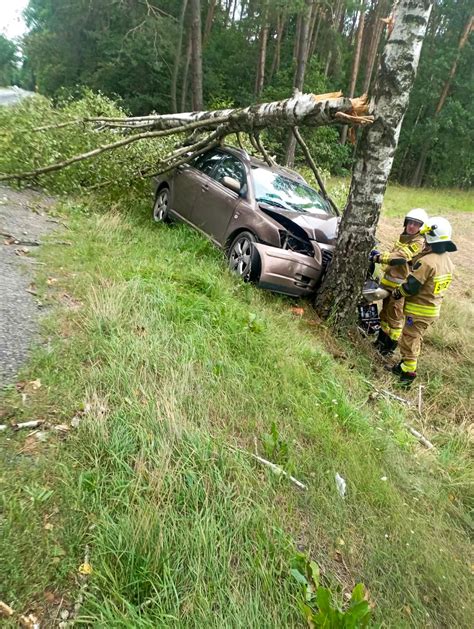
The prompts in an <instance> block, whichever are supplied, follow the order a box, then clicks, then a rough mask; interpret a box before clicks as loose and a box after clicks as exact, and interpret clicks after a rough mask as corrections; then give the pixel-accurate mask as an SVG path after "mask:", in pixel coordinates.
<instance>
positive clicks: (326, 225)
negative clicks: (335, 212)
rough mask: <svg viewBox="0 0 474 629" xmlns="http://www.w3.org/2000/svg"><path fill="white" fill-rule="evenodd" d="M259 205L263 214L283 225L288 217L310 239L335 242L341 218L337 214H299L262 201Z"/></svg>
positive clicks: (286, 222) (327, 242) (329, 242)
mask: <svg viewBox="0 0 474 629" xmlns="http://www.w3.org/2000/svg"><path fill="white" fill-rule="evenodd" d="M259 206H260V209H261V210H262V212H265V214H268V215H269V216H271V217H272V218H273V219H274V220H276V221H278V222H279V223H281V224H283V225H284V226H286V225H287V224H288V219H289V220H290V223H293V224H294V225H297V227H298V228H299V229H303V230H304V232H305V233H306V234H307V236H308V237H309V238H310V240H316V241H317V242H321V243H326V244H329V245H333V244H335V243H336V238H337V230H338V228H339V222H340V220H341V219H340V217H338V216H328V215H317V214H306V213H305V214H299V213H298V212H292V211H291V210H283V209H280V208H275V207H273V206H268V205H266V204H263V203H260V204H259ZM279 218H283V220H279ZM298 231H299V230H298Z"/></svg>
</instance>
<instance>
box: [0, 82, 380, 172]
mask: <svg viewBox="0 0 474 629" xmlns="http://www.w3.org/2000/svg"><path fill="white" fill-rule="evenodd" d="M367 114H368V104H367V97H365V96H363V97H360V98H352V99H351V98H344V97H342V94H341V93H340V92H334V93H331V94H320V95H315V94H301V93H298V94H296V95H295V96H294V97H292V98H288V99H286V100H282V101H275V102H272V103H263V104H260V105H252V106H250V107H245V108H242V109H221V110H213V111H212V110H211V111H198V112H187V113H181V114H165V115H161V116H160V115H154V116H141V117H138V118H84V119H83V120H81V121H79V120H78V121H68V123H67V124H75V123H77V124H79V123H86V122H92V123H94V124H97V125H99V129H104V128H111V127H114V126H115V127H119V128H121V129H122V130H123V131H126V130H127V131H134V130H136V129H137V128H139V129H147V130H146V131H143V132H141V133H133V134H131V135H129V136H128V137H126V138H122V139H120V140H118V141H116V142H111V143H109V144H103V145H101V146H98V147H97V148H95V149H92V150H90V151H87V152H85V153H81V154H79V155H74V156H72V157H69V158H67V159H65V160H63V161H61V162H57V163H55V164H49V165H48V166H43V167H41V168H37V169H35V170H31V171H28V172H18V173H10V174H3V175H1V176H0V181H8V180H11V179H18V180H21V179H32V178H36V177H38V176H39V175H44V174H47V173H52V172H56V171H58V170H61V169H63V168H66V167H68V166H70V165H72V164H75V163H77V162H80V161H84V160H87V159H91V158H94V157H97V156H98V155H101V154H102V153H104V152H106V151H111V150H114V149H117V148H121V147H123V146H127V145H129V144H131V143H133V142H138V141H140V140H149V139H154V138H159V137H165V136H168V135H171V134H175V133H188V132H190V131H194V130H196V129H201V130H202V131H209V132H211V133H210V135H209V136H208V142H209V147H210V145H211V143H213V142H214V139H213V133H216V132H217V133H218V137H219V138H222V137H224V136H225V135H229V134H231V133H237V132H239V131H245V132H247V133H248V134H249V135H250V136H251V135H252V134H256V133H258V132H259V131H261V130H262V129H265V128H268V127H277V128H281V127H294V126H295V125H307V126H311V127H318V126H324V125H333V124H342V123H343V124H348V123H349V124H352V125H366V124H370V123H372V122H373V117H372V116H370V115H367ZM341 116H342V118H341ZM61 125H62V126H66V123H60V125H56V128H61ZM51 128H52V127H51ZM39 129H43V130H44V129H46V127H43V128H41V127H40V128H39ZM182 144H183V143H182ZM198 144H199V147H198V146H197V145H198ZM202 146H204V145H201V143H199V142H197V143H195V144H194V145H193V146H192V147H191V149H189V150H190V152H191V153H193V152H195V151H197V150H200V148H201V147H202ZM256 148H257V150H259V151H260V150H261V149H260V148H259V147H258V146H257V147H256ZM184 152H185V149H183V153H184ZM183 153H179V152H175V153H173V154H171V155H170V156H169V158H166V159H169V160H170V163H169V164H167V167H166V168H164V167H163V165H162V164H163V161H162V162H161V163H160V166H159V167H160V168H161V170H160V172H165V171H166V170H169V169H170V168H172V167H174V166H176V163H173V162H174V160H178V158H179V161H180V162H182V159H181V157H180V156H181V155H182V154H183ZM189 159H190V157H188V159H186V160H184V161H189ZM182 163H184V162H182Z"/></svg>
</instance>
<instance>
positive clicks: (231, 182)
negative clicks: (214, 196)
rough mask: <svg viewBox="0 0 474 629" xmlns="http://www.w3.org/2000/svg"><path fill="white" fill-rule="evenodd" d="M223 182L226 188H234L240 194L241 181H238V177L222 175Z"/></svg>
mask: <svg viewBox="0 0 474 629" xmlns="http://www.w3.org/2000/svg"><path fill="white" fill-rule="evenodd" d="M221 183H222V185H223V186H225V187H226V188H229V190H233V191H234V192H237V194H240V189H241V185H240V181H237V179H234V178H233V177H222V179H221Z"/></svg>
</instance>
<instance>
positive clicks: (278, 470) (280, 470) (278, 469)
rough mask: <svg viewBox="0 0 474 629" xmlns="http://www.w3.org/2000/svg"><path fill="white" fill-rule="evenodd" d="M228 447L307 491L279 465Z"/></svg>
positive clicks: (305, 487) (305, 486)
mask: <svg viewBox="0 0 474 629" xmlns="http://www.w3.org/2000/svg"><path fill="white" fill-rule="evenodd" d="M228 447H229V448H230V449H231V450H235V451H236V452H242V453H243V454H246V455H247V456H251V457H252V458H254V459H255V460H256V461H258V462H259V463H261V464H262V465H266V466H267V467H269V468H270V469H271V470H272V471H273V472H275V474H277V475H282V476H286V478H288V479H289V480H290V481H291V482H292V483H294V484H295V485H296V486H297V487H299V488H300V489H308V486H307V485H305V484H304V483H302V482H301V481H299V480H298V479H297V478H295V477H294V476H291V474H288V472H286V471H285V470H284V469H283V468H282V467H281V466H280V465H277V464H276V463H272V462H271V461H268V460H267V459H264V458H263V457H261V456H259V455H258V454H254V453H253V452H247V451H246V450H242V448H236V447H234V446H228Z"/></svg>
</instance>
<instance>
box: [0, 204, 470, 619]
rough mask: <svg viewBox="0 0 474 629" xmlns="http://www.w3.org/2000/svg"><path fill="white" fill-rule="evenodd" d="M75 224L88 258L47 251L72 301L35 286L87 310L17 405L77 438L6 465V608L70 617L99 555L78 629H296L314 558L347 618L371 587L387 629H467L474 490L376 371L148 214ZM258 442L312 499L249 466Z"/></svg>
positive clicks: (9, 446) (79, 312)
mask: <svg viewBox="0 0 474 629" xmlns="http://www.w3.org/2000/svg"><path fill="white" fill-rule="evenodd" d="M82 209H83V210H84V209H87V208H82ZM68 215H69V225H70V229H71V231H70V235H69V237H70V239H71V240H72V241H73V242H74V246H73V247H71V248H69V249H68V250H67V251H65V250H58V248H55V247H54V246H50V247H47V248H45V250H44V251H43V252H42V259H43V260H44V261H45V262H46V263H47V264H48V268H51V269H55V271H54V276H55V279H56V280H57V281H56V282H55V283H54V285H53V286H49V288H48V286H47V284H46V277H45V276H43V277H42V278H39V280H38V285H39V287H40V289H43V290H44V291H45V292H46V291H48V293H49V298H50V299H52V300H54V299H56V300H57V299H59V298H60V296H61V294H63V293H66V294H67V295H69V296H74V301H73V306H74V307H70V308H69V309H67V310H66V311H64V310H62V311H58V313H57V314H56V316H55V317H52V318H50V320H49V322H48V323H47V324H46V327H45V334H46V336H47V338H48V345H47V348H43V349H40V350H38V351H37V352H36V354H35V356H34V358H33V361H32V363H31V365H30V367H29V369H28V372H27V373H26V374H25V376H26V379H31V380H32V379H33V378H35V377H37V374H38V373H41V381H42V387H41V388H40V389H39V390H37V391H31V392H29V393H28V394H27V396H26V399H25V400H24V403H22V401H21V400H20V399H19V396H18V394H17V393H16V392H15V391H11V392H9V393H7V395H6V397H5V399H4V402H5V407H6V412H7V413H8V415H9V417H11V418H14V419H15V420H16V421H19V420H20V419H30V418H37V417H42V418H45V419H48V420H49V421H51V422H53V423H65V422H66V423H69V422H70V420H71V418H72V417H74V416H76V417H77V418H78V422H79V427H78V428H77V429H76V430H75V431H71V434H70V437H69V438H68V440H67V441H66V442H65V443H62V442H59V441H58V440H57V439H56V438H55V437H51V438H50V439H49V440H48V441H47V442H46V444H43V443H40V444H39V445H38V446H37V447H36V448H33V449H30V453H29V454H28V455H25V452H24V448H25V436H24V435H21V434H17V436H15V437H14V438H13V439H12V440H11V441H8V442H6V441H4V443H3V446H4V447H3V454H2V463H3V465H4V468H5V470H6V473H5V475H4V477H3V479H2V480H3V484H4V489H5V492H4V495H5V499H4V505H3V507H4V511H5V518H4V521H3V529H4V530H3V531H2V532H3V536H2V541H1V542H0V561H1V563H0V565H3V566H4V568H3V569H4V570H6V573H7V574H8V577H9V578H8V582H7V583H6V584H5V585H3V586H1V587H2V588H5V590H4V589H2V590H0V591H1V596H2V597H3V599H4V600H5V599H6V600H8V601H12V602H14V603H15V606H16V607H20V608H25V606H29V607H30V608H35V609H37V610H38V611H39V612H40V613H41V614H42V615H43V617H44V618H48V614H50V615H51V617H53V616H54V614H57V612H58V603H55V602H53V603H52V602H51V601H55V600H58V601H59V600H60V597H62V598H63V600H64V601H65V603H63V607H64V606H66V607H67V608H69V609H71V608H72V605H73V602H74V597H75V589H76V586H75V580H74V576H73V575H74V574H77V568H78V566H79V564H80V563H81V562H82V561H83V555H84V548H85V546H86V545H88V546H89V548H90V561H91V564H92V568H93V572H92V575H91V577H90V581H89V587H88V590H87V592H86V596H85V600H84V603H83V604H82V607H81V614H82V616H83V619H84V622H88V623H91V624H106V625H109V626H111V625H113V626H134V627H154V626H175V625H176V623H177V622H178V623H179V625H180V626H185V627H187V626H189V627H198V626H209V627H222V626H233V627H234V626H235V627H248V626H259V627H283V626H295V625H298V624H299V623H300V622H301V618H300V615H299V611H298V609H297V607H296V595H297V588H296V587H295V584H294V583H293V582H292V581H291V579H290V578H289V576H288V570H289V562H290V560H291V557H292V556H293V554H294V553H295V551H296V549H299V550H302V551H304V552H305V553H307V554H309V555H310V556H312V557H313V558H314V559H315V560H316V561H317V562H318V563H319V564H320V565H321V567H322V569H323V572H324V578H325V580H326V582H327V583H328V584H329V585H330V586H331V588H332V590H333V592H334V596H335V598H336V599H338V600H340V601H341V602H342V600H343V598H344V593H347V591H348V590H350V589H351V587H352V586H353V585H354V583H355V582H358V581H363V582H364V583H365V584H366V586H367V587H368V589H369V592H370V600H371V602H372V603H373V604H374V606H375V618H376V619H377V620H378V621H379V622H382V623H384V624H385V625H390V626H433V627H435V626H436V627H437V626H468V623H469V618H470V617H471V610H470V609H469V578H470V577H469V569H470V566H469V564H468V559H467V558H468V556H469V543H468V536H467V532H468V520H467V516H466V511H465V509H464V506H463V505H464V500H465V498H466V495H467V492H468V489H469V483H468V479H467V478H466V479H461V480H460V479H459V478H456V487H455V488H453V482H452V478H451V477H450V475H449V474H448V473H446V470H445V469H444V468H442V466H441V465H440V463H439V462H438V460H437V455H436V453H427V452H425V451H422V450H421V449H420V448H419V446H418V444H417V443H416V442H415V441H414V440H413V439H412V438H411V437H410V436H409V435H408V434H407V432H406V430H405V428H404V421H405V420H406V416H405V415H404V410H403V409H402V408H401V407H400V406H399V405H398V404H396V403H395V404H393V403H390V402H388V401H384V400H373V399H372V398H371V397H370V395H369V394H370V392H371V389H370V387H369V386H368V385H367V384H366V383H365V382H364V380H363V379H362V378H360V377H359V375H358V370H361V371H362V372H363V373H364V375H365V376H367V374H368V373H370V359H369V357H364V356H363V355H361V356H359V357H357V359H356V358H354V359H352V358H350V357H349V359H348V360H344V361H342V362H341V363H340V362H338V361H337V360H335V359H334V357H333V356H332V355H331V354H329V353H328V352H327V351H326V349H325V348H324V346H323V343H322V341H320V340H318V337H317V334H315V330H316V328H315V327H310V326H308V325H307V323H305V322H304V321H299V320H296V319H295V318H294V317H293V316H292V314H291V305H292V302H291V301H289V300H287V299H284V298H281V297H275V296H273V295H269V294H265V293H263V292H261V291H257V290H255V289H254V288H253V287H251V286H248V285H244V284H241V283H239V282H236V280H235V279H234V278H233V277H231V276H230V275H229V274H228V273H227V272H226V271H225V265H224V262H223V260H222V258H221V256H220V254H219V253H218V252H217V251H215V250H214V249H213V248H212V247H211V246H210V245H209V244H208V243H207V242H205V241H204V240H203V239H202V238H200V237H199V236H198V235H196V234H194V233H192V232H191V231H190V230H188V229H187V228H185V227H182V226H172V227H166V226H160V227H157V228H155V229H153V228H152V226H151V225H150V222H149V218H148V207H146V206H143V207H142V208H141V209H140V208H137V207H136V205H135V207H134V211H133V213H126V212H119V211H117V210H116V211H110V212H108V213H106V214H103V215H98V214H91V215H89V214H88V213H86V212H82V211H81V208H80V207H74V206H72V207H71V208H69V210H68ZM273 423H274V425H275V428H276V433H277V437H276V438H275V437H274V438H273V440H272V439H271V438H269V437H265V435H268V434H269V433H270V431H271V426H272V424H273ZM2 439H3V437H2ZM255 440H256V443H257V447H258V449H259V451H260V452H261V453H262V455H263V456H265V457H267V458H270V459H272V460H274V461H275V462H277V463H281V464H282V465H283V466H284V467H285V469H287V470H288V471H289V472H290V473H292V474H293V475H294V476H296V477H297V478H299V479H300V480H302V481H303V482H305V483H306V484H307V485H308V490H307V491H306V492H301V491H299V490H297V489H296V488H295V487H294V486H293V485H291V484H289V483H288V482H287V481H286V480H285V479H284V478H282V477H275V476H274V475H273V474H272V473H271V472H268V471H267V470H266V469H265V468H262V467H259V466H258V464H257V463H256V462H254V461H253V460H252V459H251V457H250V456H248V455H247V454H245V452H241V450H244V451H248V452H251V451H253V450H254V447H255ZM53 462H54V463H53ZM336 472H337V473H339V474H341V475H342V476H343V477H344V478H345V479H346V481H347V486H348V491H347V496H346V498H345V499H342V498H341V497H340V496H339V494H338V491H337V488H336V483H335V479H334V477H335V474H336ZM46 524H48V525H49V526H47V527H46ZM33 552H36V554H37V556H38V555H39V567H38V566H35V567H32V565H31V556H32V553H33ZM45 592H49V594H50V595H49V597H46V595H45ZM51 592H52V595H51ZM55 597H56V598H55ZM45 600H46V602H45ZM60 605H61V604H59V606H60Z"/></svg>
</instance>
